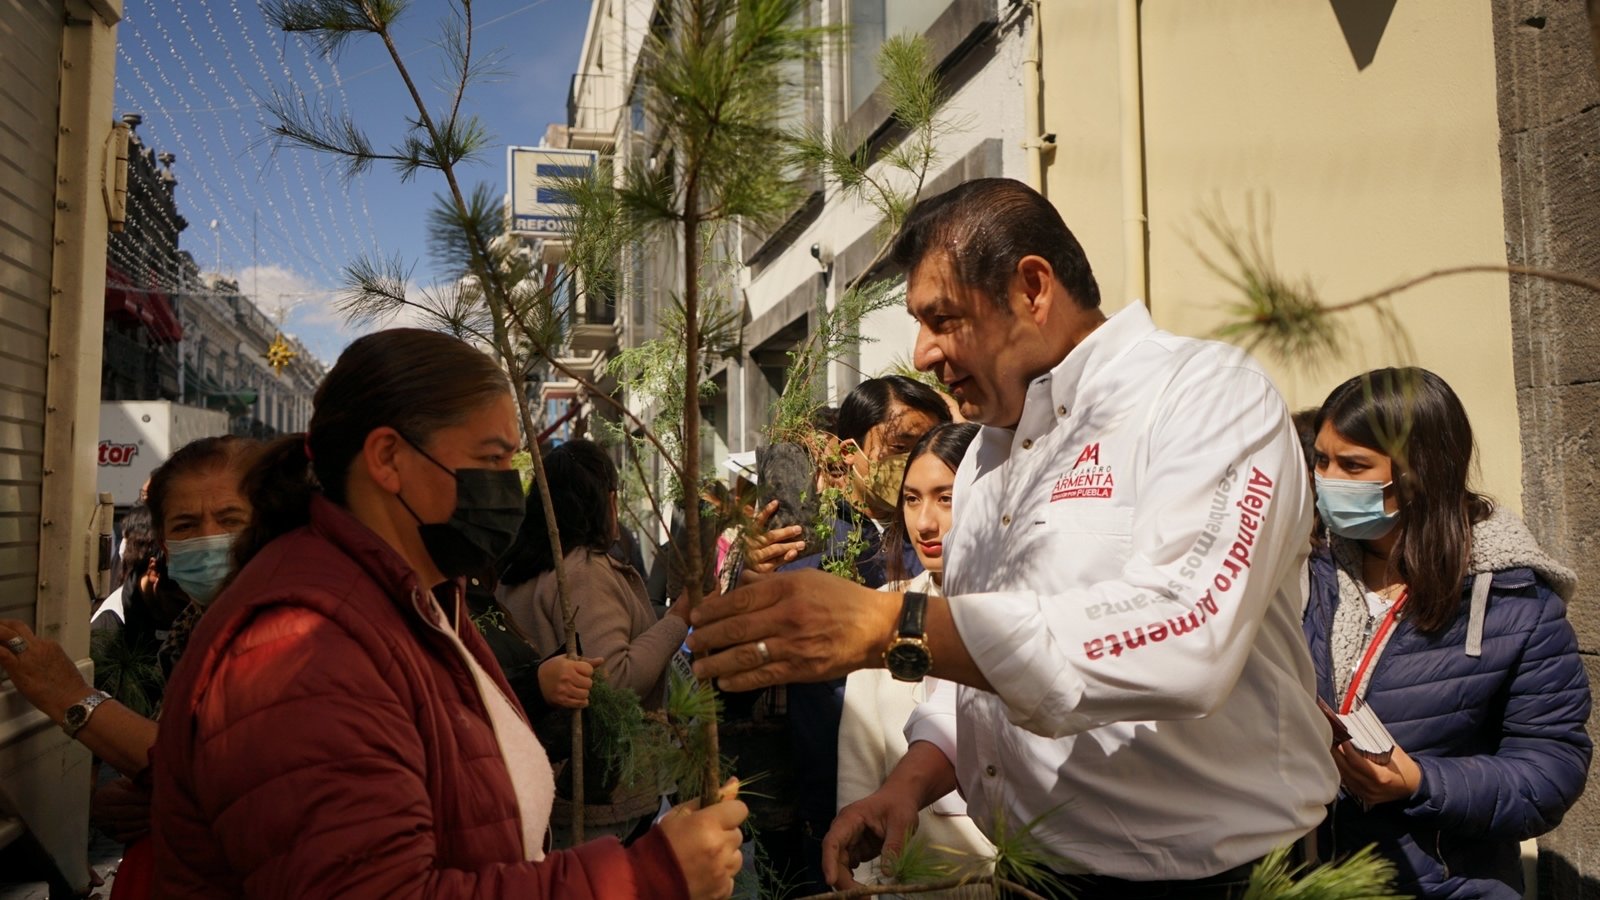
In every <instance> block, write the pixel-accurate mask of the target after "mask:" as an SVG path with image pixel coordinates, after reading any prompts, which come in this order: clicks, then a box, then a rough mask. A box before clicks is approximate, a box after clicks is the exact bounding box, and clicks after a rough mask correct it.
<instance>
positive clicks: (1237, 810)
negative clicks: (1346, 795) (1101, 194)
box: [690, 179, 1338, 898]
mask: <svg viewBox="0 0 1600 900" xmlns="http://www.w3.org/2000/svg"><path fill="white" fill-rule="evenodd" d="M895 261H896V262H897V263H898V264H900V265H901V266H903V267H904V269H905V271H907V272H908V273H909V275H908V286H907V295H906V305H907V307H908V308H909V311H910V312H911V314H912V315H913V316H914V317H915V318H916V319H917V321H918V323H919V324H920V326H921V329H920V332H919V335H918V338H917V346H916V356H915V360H916V364H917V367H918V368H919V369H922V370H925V371H930V372H933V373H935V374H937V375H938V376H939V377H940V378H941V379H942V380H943V381H944V383H945V384H946V385H947V386H948V387H949V389H950V391H951V393H952V394H953V395H954V396H955V397H956V398H957V399H958V400H959V401H960V404H961V412H962V415H964V416H965V417H966V418H967V419H969V420H971V421H976V422H979V423H981V424H983V425H984V426H985V427H984V429H983V431H982V432H981V433H980V434H979V436H978V438H977V440H975V441H974V443H973V446H972V448H971V449H970V450H969V451H968V453H967V456H966V459H965V461H964V463H963V464H962V467H961V470H960V472H959V473H958V475H957V481H956V488H955V510H954V514H953V519H954V524H953V527H952V530H951V532H950V535H949V536H948V537H947V538H946V541H945V551H946V556H947V560H948V562H947V563H946V574H945V592H946V597H945V598H924V597H921V596H920V595H917V594H905V595H897V594H892V593H888V594H886V593H883V592H873V591H869V590H866V589H864V588H859V587H857V586H854V585H850V584H848V583H846V582H843V581H840V580H837V579H831V578H829V577H828V576H825V575H822V574H820V573H796V574H794V575H786V576H778V577H771V578H766V579H763V580H761V581H759V582H758V583H756V584H754V585H752V586H750V587H747V588H744V589H741V590H738V591H734V592H732V593H730V594H727V595H724V596H723V597H720V598H715V599H712V600H708V601H706V602H705V603H704V605H703V606H702V608H701V609H700V610H699V611H697V613H696V614H695V617H694V623H695V625H696V630H695V632H694V634H693V636H692V637H691V638H690V645H691V647H692V648H694V649H695V650H696V651H719V652H714V653H712V654H711V655H709V656H706V657H704V658H702V659H700V660H699V661H698V662H696V663H695V668H696V671H697V672H698V673H699V674H701V675H704V676H710V677H716V678H718V679H719V680H720V682H721V683H722V684H723V685H724V686H725V687H726V688H728V689H730V690H745V689H749V688H752V687H756V686H760V685H765V684H772V683H778V682H787V681H809V680H815V679H819V678H827V677H836V676H837V675H839V674H840V673H843V672H847V671H850V670H853V669H857V668H863V667H869V666H882V665H885V659H886V657H888V659H889V667H890V669H891V671H896V669H897V668H898V669H900V670H901V671H896V674H897V676H901V675H903V676H905V677H915V676H916V675H917V674H918V673H919V671H922V670H924V669H925V670H926V671H927V674H932V675H935V676H937V677H939V678H942V679H948V680H951V681H955V682H958V683H960V684H961V685H963V687H962V688H961V689H960V691H959V695H958V696H956V697H955V699H954V702H946V703H944V704H942V705H938V704H932V703H930V705H927V706H925V707H924V708H922V709H919V710H918V713H917V715H916V716H914V717H913V719H912V721H911V722H910V723H908V725H907V738H908V740H910V741H911V742H912V743H911V746H910V750H909V751H908V753H907V755H906V757H905V759H904V760H902V762H901V764H900V765H899V766H898V767H896V769H895V771H894V772H893V773H891V775H890V776H889V779H888V780H887V781H886V782H885V784H884V786H883V788H882V789H881V790H879V791H878V792H877V793H875V794H873V795H872V796H870V797H867V798H866V799H864V800H862V801H860V802H858V803H856V804H854V805H852V806H851V807H848V808H846V809H845V810H843V811H841V813H840V815H839V818H838V820H837V821H836V823H835V825H834V828H833V830H832V831H831V832H830V833H829V836H828V840H827V842H826V843H825V845H824V853H825V857H826V858H825V865H826V866H827V867H828V871H829V876H830V879H832V880H834V881H835V883H837V884H845V883H848V878H849V866H851V865H854V864H855V863H857V862H859V861H860V860H861V859H864V858H870V857H871V856H873V855H876V854H877V853H878V852H880V850H882V851H891V852H892V851H893V850H895V849H897V848H898V846H899V845H900V843H901V842H902V841H903V836H904V834H905V833H906V830H907V829H908V828H910V827H911V826H912V824H913V823H914V822H915V817H916V811H917V810H918V809H919V808H920V807H921V806H923V805H925V804H927V803H930V802H932V801H933V800H935V799H937V798H938V797H941V796H943V795H944V794H945V793H947V792H949V791H950V790H951V789H953V788H956V787H958V786H959V788H960V790H961V791H962V794H963V795H964V796H965V797H966V798H967V801H968V809H969V813H970V814H971V816H972V817H973V819H974V820H975V821H977V822H978V823H979V824H980V826H982V827H985V828H986V829H990V830H991V833H993V832H992V829H993V828H994V827H995V826H996V824H997V823H999V824H1001V825H1002V826H1003V827H1006V828H1007V829H1008V830H1010V831H1011V832H1012V833H1015V831H1016V830H1017V829H1019V828H1021V827H1023V826H1024V825H1026V824H1028V823H1030V822H1032V823H1035V824H1034V826H1033V834H1034V836H1035V837H1037V838H1038V839H1040V840H1041V841H1042V843H1043V846H1044V847H1045V848H1046V849H1047V850H1048V851H1050V852H1051V853H1052V854H1054V855H1055V856H1056V857H1058V859H1059V860H1060V861H1061V862H1060V867H1061V868H1064V869H1065V868H1069V867H1070V868H1074V869H1079V870H1081V871H1084V872H1087V873H1089V874H1090V876H1091V877H1089V878H1086V879H1084V880H1082V881H1078V882H1075V883H1074V885H1073V890H1074V891H1075V892H1076V894H1077V896H1079V897H1080V898H1093V897H1099V896H1105V897H1136V896H1146V895H1147V896H1167V894H1166V893H1163V892H1165V891H1175V892H1176V893H1174V896H1184V897H1194V898H1201V897H1228V896H1231V894H1232V891H1233V890H1234V889H1235V888H1236V887H1237V885H1239V884H1241V883H1243V881H1244V880H1246V879H1247V878H1248V874H1249V866H1250V865H1251V864H1253V863H1254V862H1255V861H1256V860H1258V859H1259V858H1260V857H1262V856H1263V855H1265V854H1266V853H1267V852H1269V851H1270V850H1272V849H1273V848H1276V847H1280V846H1285V845H1289V844H1292V843H1294V842H1295V841H1297V840H1298V839H1300V838H1301V837H1302V836H1303V835H1305V834H1306V833H1307V832H1308V831H1310V830H1311V829H1312V828H1313V827H1314V826H1315V825H1316V824H1317V823H1318V822H1319V821H1320V820H1321V818H1322V816H1323V812H1324V806H1325V804H1326V803H1327V802H1328V801H1329V800H1331V799H1332V798H1333V795H1334V793H1335V790H1336V788H1337V783H1338V776H1337V774H1336V772H1335V770H1334V767H1333V764H1332V760H1331V757H1330V756H1329V754H1328V752H1327V748H1328V746H1329V744H1330V740H1331V738H1330V732H1329V729H1328V726H1327V723H1326V722H1325V720H1324V719H1323V718H1322V716H1321V714H1320V713H1319V712H1318V711H1317V708H1316V706H1315V700H1314V696H1315V694H1314V688H1313V683H1312V677H1313V676H1312V671H1311V664H1310V659H1309V656H1308V654H1307V652H1306V649H1305V645H1304V642H1303V639H1302V638H1301V633H1300V626H1299V610H1300V602H1299V597H1298V589H1297V584H1298V572H1299V568H1300V564H1301V562H1302V560H1303V557H1304V555H1305V552H1306V540H1305V536H1306V534H1307V533H1308V532H1309V530H1310V524H1311V511H1310V508H1311V504H1310V499H1309V491H1308V486H1307V484H1306V479H1305V476H1304V460H1303V458H1302V456H1301V451H1300V447H1299V444H1298V443H1297V441H1296V439H1295V436H1294V432H1293V429H1292V428H1291V426H1290V422H1289V415H1288V411H1287V410H1286V409H1285V408H1284V404H1283V400H1282V398H1281V397H1280V396H1279V395H1278V393H1277V391H1276V390H1275V389H1274V388H1273V386H1272V384H1271V383H1270V381H1269V380H1268V379H1267V377H1266V376H1265V375H1264V374H1263V373H1262V371H1261V370H1260V369H1259V368H1258V367H1257V366H1256V365H1255V364H1254V363H1253V362H1252V361H1251V360H1250V359H1249V358H1248V357H1247V356H1246V355H1245V354H1244V353H1242V352H1241V351H1239V350H1238V349H1236V348H1233V347H1229V346H1226V345H1223V344H1218V343H1214V342H1209V341H1199V340H1194V339H1190V338H1181V337H1176V336H1174V335H1171V334H1168V333H1166V332H1163V331H1160V330H1158V329H1157V328H1156V327H1155V325H1154V324H1153V323H1152V322H1151V320H1150V316H1149V314H1148V313H1147V312H1146V311H1145V309H1144V307H1143V306H1142V305H1141V304H1137V303H1136V304H1133V305H1132V306H1130V307H1129V308H1127V309H1125V310H1123V311H1121V312H1119V313H1117V314H1116V315H1115V316H1113V317H1112V318H1110V319H1107V318H1106V317H1105V316H1104V315H1103V314H1102V313H1101V311H1100V309H1099V290H1098V287H1097V286H1096V284H1095V281H1094V276H1093V274H1092V272H1091V270H1090V267H1089V264H1088V261H1087V260H1086V259H1085V258H1084V254H1083V250H1082V248H1081V247H1080V246H1079V245H1078V242H1077V240H1076V239H1075V238H1074V237H1073V236H1072V233H1071V232H1070V231H1069V230H1068V229H1067V227H1066V225H1065V223H1063V222H1062V220H1061V217H1060V215H1059V214H1058V213H1057V212H1056V211H1055V209H1054V208H1053V207H1051V206H1050V204H1049V203H1048V202H1047V201H1046V200H1044V198H1043V197H1041V196H1040V195H1039V194H1037V193H1036V192H1034V191H1032V190H1031V189H1029V188H1027V187H1026V186H1024V185H1022V184H1021V183H1019V182H1016V181H1011V180H1006V179H983V180H980V181H974V182H969V183H967V184H964V185H962V186H960V187H958V188H956V189H954V190H952V191H950V192H949V193H947V194H944V195H941V196H939V197H936V198H933V199H931V200H928V201H925V202H924V203H923V204H921V205H920V206H919V208H918V209H917V210H916V211H915V212H914V213H913V216H912V221H911V222H910V223H909V225H908V227H907V229H906V233H905V234H904V235H903V236H902V237H901V239H900V240H899V241H898V242H897V244H896V247H895ZM919 619H921V620H923V621H919ZM891 644H892V645H894V647H895V648H896V649H895V652H894V653H886V648H889V647H890V646H891ZM919 654H920V656H919ZM924 657H931V660H929V659H925V658H924ZM941 693H942V694H943V695H944V696H946V697H949V696H951V693H952V692H949V691H945V692H941Z"/></svg>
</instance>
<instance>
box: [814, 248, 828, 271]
mask: <svg viewBox="0 0 1600 900" xmlns="http://www.w3.org/2000/svg"><path fill="white" fill-rule="evenodd" d="M811 258H812V259H814V260H816V261H817V265H818V266H820V267H821V268H822V271H824V272H826V271H828V270H829V269H832V268H833V248H832V247H829V246H827V245H826V244H821V243H817V244H812V245H811Z"/></svg>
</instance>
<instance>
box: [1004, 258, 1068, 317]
mask: <svg viewBox="0 0 1600 900" xmlns="http://www.w3.org/2000/svg"><path fill="white" fill-rule="evenodd" d="M1012 285H1013V290H1014V291H1016V292H1018V293H1020V294H1021V295H1022V299H1023V302H1024V303H1025V305H1026V309H1027V310H1028V313H1029V314H1030V315H1031V316H1032V318H1033V321H1034V323H1035V324H1037V325H1040V326H1042V325H1044V323H1045V319H1047V318H1049V315H1050V312H1051V310H1052V309H1053V308H1054V307H1055V306H1057V305H1059V304H1060V303H1061V302H1063V301H1064V300H1065V299H1066V296H1065V294H1066V292H1065V290H1064V289H1063V288H1062V287H1061V282H1059V281H1057V280H1056V270H1055V267H1053V266H1051V265H1050V261H1049V260H1047V259H1045V258H1044V257H1042V256H1032V255H1029V256H1024V257H1023V258H1022V259H1020V260H1018V261H1017V272H1016V275H1015V276H1013V278H1012Z"/></svg>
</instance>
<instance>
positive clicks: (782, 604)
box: [689, 569, 903, 691]
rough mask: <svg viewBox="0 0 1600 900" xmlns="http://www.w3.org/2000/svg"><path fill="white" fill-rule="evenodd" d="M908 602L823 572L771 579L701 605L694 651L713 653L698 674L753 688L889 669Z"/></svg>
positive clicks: (729, 686)
mask: <svg viewBox="0 0 1600 900" xmlns="http://www.w3.org/2000/svg"><path fill="white" fill-rule="evenodd" d="M902 599H903V597H902V595H901V594H897V593H892V592H885V591H875V590H873V589H871V588H868V587H863V586H862V585H859V584H856V583H854V582H851V581H846V580H845V579H843V578H839V577H837V576H834V575H829V574H827V573H825V572H820V571H817V570H815V569H808V570H806V571H803V572H781V573H778V574H775V575H769V576H766V577H764V578H761V579H760V580H759V581H756V582H754V583H752V584H750V585H749V586H747V587H741V588H739V589H738V590H735V591H732V592H730V593H727V594H723V595H722V596H720V597H708V598H706V599H705V600H702V601H701V602H700V605H699V607H698V608H697V609H696V610H695V611H694V618H693V623H694V631H693V632H692V633H691V634H690V635H689V649H691V650H693V651H694V652H695V653H696V655H700V654H705V655H704V656H701V658H699V659H697V660H696V661H695V663H694V672H695V674H696V675H698V676H700V677H701V678H712V679H715V680H716V681H717V684H718V686H719V687H721V688H722V689H723V690H725V691H749V690H755V689H757V688H763V687H767V686H769V685H774V684H787V683H791V682H812V681H825V680H827V679H830V678H838V677H840V676H843V675H845V674H847V673H849V672H853V671H855V670H857V669H865V668H872V667H881V666H882V665H883V651H884V648H886V647H887V646H888V645H889V639H890V637H891V636H892V635H893V634H894V629H895V621H896V620H897V619H898V618H899V616H900V605H901V602H902ZM763 645H764V647H765V649H766V654H765V656H763V655H762V652H761V650H762V646H763Z"/></svg>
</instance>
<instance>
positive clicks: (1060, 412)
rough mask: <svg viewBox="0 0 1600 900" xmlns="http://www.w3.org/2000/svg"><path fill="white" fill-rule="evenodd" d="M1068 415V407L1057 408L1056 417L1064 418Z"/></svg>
mask: <svg viewBox="0 0 1600 900" xmlns="http://www.w3.org/2000/svg"><path fill="white" fill-rule="evenodd" d="M1066 414H1067V408H1066V407H1065V406H1058V407H1056V415H1058V416H1064V415H1066Z"/></svg>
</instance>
